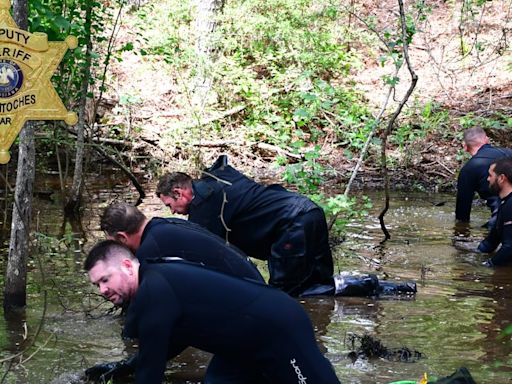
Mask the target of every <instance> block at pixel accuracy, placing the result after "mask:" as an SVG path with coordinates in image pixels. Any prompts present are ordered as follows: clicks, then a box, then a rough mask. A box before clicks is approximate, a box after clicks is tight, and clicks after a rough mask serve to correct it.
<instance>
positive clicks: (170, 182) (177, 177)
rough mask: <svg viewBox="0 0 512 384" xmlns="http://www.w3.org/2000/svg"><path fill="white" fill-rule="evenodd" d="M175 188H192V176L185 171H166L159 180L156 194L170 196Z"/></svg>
mask: <svg viewBox="0 0 512 384" xmlns="http://www.w3.org/2000/svg"><path fill="white" fill-rule="evenodd" d="M174 188H192V178H191V177H190V176H189V175H187V174H186V173H183V172H172V173H166V174H165V175H163V176H162V177H161V178H160V180H158V185H157V186H156V195H157V196H158V197H160V195H164V196H170V195H171V191H172V190H173V189H174Z"/></svg>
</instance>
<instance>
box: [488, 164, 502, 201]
mask: <svg viewBox="0 0 512 384" xmlns="http://www.w3.org/2000/svg"><path fill="white" fill-rule="evenodd" d="M495 167H496V165H495V164H491V166H490V167H489V175H488V176H487V181H488V183H489V190H490V191H491V192H492V193H494V194H495V195H499V194H500V191H501V185H500V183H499V176H498V175H496V173H495V172H494V168H495Z"/></svg>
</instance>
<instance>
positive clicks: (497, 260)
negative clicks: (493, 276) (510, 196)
mask: <svg viewBox="0 0 512 384" xmlns="http://www.w3.org/2000/svg"><path fill="white" fill-rule="evenodd" d="M506 208H507V210H506V212H503V214H504V220H503V226H502V227H501V238H500V240H501V248H500V249H499V250H498V252H496V254H495V255H494V256H493V257H492V258H491V261H492V263H493V264H494V265H505V264H509V263H511V262H512V207H509V206H507V207H506Z"/></svg>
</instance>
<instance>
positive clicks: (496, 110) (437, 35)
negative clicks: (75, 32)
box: [104, 0, 512, 190]
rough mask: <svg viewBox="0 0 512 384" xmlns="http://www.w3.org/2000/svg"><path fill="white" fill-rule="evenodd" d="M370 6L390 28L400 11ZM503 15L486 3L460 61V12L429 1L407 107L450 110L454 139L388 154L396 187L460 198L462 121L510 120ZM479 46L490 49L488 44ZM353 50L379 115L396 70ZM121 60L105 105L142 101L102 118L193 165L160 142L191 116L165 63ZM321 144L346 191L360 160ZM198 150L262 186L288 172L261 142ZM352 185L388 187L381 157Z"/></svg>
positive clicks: (434, 133) (511, 94)
mask: <svg viewBox="0 0 512 384" xmlns="http://www.w3.org/2000/svg"><path fill="white" fill-rule="evenodd" d="M364 3H365V4H364V5H365V8H364V9H365V11H366V12H368V13H371V12H375V13H376V14H377V16H378V18H379V20H387V19H389V18H390V17H393V12H396V8H395V7H394V6H393V4H394V3H395V2H394V1H389V0H388V1H386V2H385V3H387V5H389V6H388V7H386V6H383V3H382V2H377V1H374V0H367V1H365V2H364ZM503 6H504V2H502V1H497V2H493V3H489V5H488V6H487V7H485V8H484V12H483V13H482V16H481V17H480V18H479V19H475V20H474V21H472V22H467V23H466V24H464V27H465V28H466V29H465V30H464V36H463V37H464V41H465V44H466V45H467V47H466V50H467V52H468V53H467V54H466V55H465V56H464V57H462V56H461V54H460V49H461V48H460V46H461V41H462V39H461V33H462V32H461V28H460V26H461V24H460V20H461V14H460V10H458V9H456V8H455V7H454V6H453V4H452V3H449V2H444V1H435V2H432V13H431V15H430V16H429V17H428V20H427V22H425V23H424V25H423V26H422V28H421V30H418V32H417V34H416V35H415V37H414V40H413V42H412V44H411V45H410V50H409V54H410V58H411V63H412V65H413V68H414V70H415V72H416V73H417V75H418V78H419V81H418V84H417V86H416V89H415V90H414V93H413V95H412V97H411V99H410V101H409V103H408V106H411V105H413V104H416V105H422V104H425V103H428V102H430V103H435V105H437V107H438V108H440V109H443V110H446V111H448V114H449V116H450V125H449V128H448V130H449V131H450V132H443V131H439V130H436V129H431V130H430V131H429V132H427V133H426V135H423V136H422V137H417V138H414V139H412V140H410V141H409V142H408V143H407V145H406V146H404V147H398V146H392V145H390V146H389V147H388V149H387V156H388V157H389V159H390V161H391V164H393V166H392V167H391V168H392V169H391V179H392V182H393V187H394V188H407V189H410V188H413V189H414V188H417V189H424V190H453V188H454V186H455V181H456V175H457V172H458V169H459V168H460V166H461V163H462V161H463V160H464V157H463V156H462V152H461V142H460V136H461V135H460V132H462V130H463V129H464V127H462V126H461V124H460V121H461V120H460V119H461V117H463V116H471V117H472V118H474V117H475V116H478V117H484V118H485V117H492V116H496V115H500V114H501V115H505V116H506V115H509V114H510V112H511V111H512V105H511V100H512V71H511V70H510V55H509V50H508V46H507V45H506V44H507V36H506V34H507V32H508V31H509V30H510V29H509V27H510V26H509V24H510V23H509V21H508V17H509V16H508V13H507V12H503ZM395 16H396V14H395ZM507 28H508V29H507ZM136 34H137V31H135V30H134V29H133V27H132V23H131V22H130V20H129V15H126V18H125V20H124V22H123V24H122V26H121V28H120V31H119V34H118V36H117V42H116V44H117V45H118V46H121V45H123V44H124V43H126V42H128V41H133V40H135V39H136V37H135V36H136ZM480 42H485V45H482V44H481V43H480ZM354 49H360V50H362V51H361V52H362V54H361V56H362V57H365V59H364V66H363V67H362V68H360V69H358V70H357V71H356V70H354V71H353V73H352V74H351V76H352V78H353V81H354V84H356V85H355V86H356V87H357V88H358V89H360V90H361V91H363V92H364V94H365V95H366V98H367V100H368V104H369V106H370V107H371V108H372V109H373V110H374V111H378V110H379V108H380V105H381V104H382V102H383V99H384V97H385V94H386V92H387V89H386V88H385V87H384V86H383V82H382V75H383V74H384V73H385V71H386V70H389V68H386V67H382V66H380V64H379V62H378V58H377V57H374V56H371V55H367V56H365V54H364V47H354ZM122 57H123V60H122V61H119V62H115V63H113V64H112V66H111V68H110V75H109V79H110V82H109V84H108V86H109V92H107V99H109V100H113V102H112V104H116V103H119V100H120V95H132V94H137V97H138V102H137V104H136V108H133V109H130V111H129V113H127V112H126V108H125V111H124V113H119V110H120V109H122V108H121V107H120V105H119V104H117V106H116V107H114V108H113V109H112V106H113V105H110V108H107V111H106V112H105V114H104V119H106V120H107V121H109V122H110V123H112V122H113V123H115V122H119V121H120V120H123V119H125V120H129V121H128V126H130V127H131V126H137V127H138V129H139V130H140V132H138V135H139V136H140V138H142V140H141V141H140V144H138V147H139V148H140V149H141V150H142V151H145V152H146V153H151V155H152V156H155V158H158V161H157V162H156V163H157V164H160V165H165V166H167V167H168V164H170V163H173V164H175V165H176V166H177V167H180V166H186V165H184V164H185V163H186V162H184V158H185V156H183V155H182V154H181V153H180V146H179V143H176V145H174V147H173V150H172V151H169V143H168V142H167V143H164V142H163V141H164V139H163V136H164V135H163V134H164V132H166V131H167V130H168V129H169V127H172V126H175V125H176V124H180V123H183V122H186V121H187V118H188V116H189V113H188V112H187V105H186V104H187V103H186V101H185V100H184V97H183V95H180V94H179V92H178V82H179V79H178V78H173V77H172V76H169V73H168V72H166V71H163V70H162V63H161V62H159V61H158V60H156V59H155V58H154V57H153V58H150V57H148V56H140V55H139V56H138V55H134V54H133V53H131V52H125V53H123V56H122ZM399 76H400V78H401V81H400V83H399V84H398V85H397V88H396V95H395V97H394V99H395V100H399V99H400V98H401V97H403V95H404V93H405V91H406V90H407V88H408V86H409V80H408V79H409V74H408V72H407V69H406V68H405V67H404V68H403V69H402V72H401V74H400V75H399ZM148 79H150V80H149V81H148ZM395 105H396V104H395ZM116 111H117V112H116ZM392 112H393V109H392V108H391V109H389V112H388V115H390V114H391V113H392ZM382 128H384V127H382ZM434 128H435V127H434ZM506 128H510V126H509V127H506ZM381 130H382V129H381ZM508 132H509V130H503V129H496V130H494V129H491V130H490V131H489V132H488V133H489V135H490V136H491V139H492V140H493V142H494V143H496V144H498V145H504V146H507V145H510V144H512V143H511V141H512V140H511V139H510V134H509V133H508ZM320 144H321V153H322V155H324V156H323V158H324V159H328V160H325V162H326V163H325V164H324V165H325V166H326V169H329V170H332V172H330V177H329V181H328V182H327V184H326V185H327V186H329V185H340V188H341V185H342V184H343V183H345V182H346V181H347V180H348V178H349V177H350V174H351V172H352V170H353V169H354V166H355V164H356V161H357V158H356V157H355V158H352V159H349V158H347V157H346V156H345V152H344V148H342V147H340V146H339V145H337V144H338V143H336V142H335V140H333V139H332V138H330V137H329V135H327V136H326V137H325V139H324V140H323V142H321V143H320ZM200 151H201V158H202V161H203V162H204V164H206V165H208V164H210V163H211V162H213V161H214V159H215V158H216V157H217V156H218V154H220V153H221V152H222V153H228V154H229V155H230V161H231V163H232V164H234V165H235V166H236V167H238V168H240V169H241V170H243V171H244V172H246V173H248V174H249V175H251V176H253V177H255V178H256V179H260V180H261V179H267V178H270V179H274V180H275V179H279V178H280V173H281V172H282V168H279V167H276V166H274V165H273V164H274V163H273V160H274V158H275V157H276V154H277V153H278V152H276V151H274V150H273V149H272V148H261V147H255V146H254V143H243V142H242V143H236V144H227V145H222V146H217V147H206V146H205V147H203V148H202V149H201V150H200ZM355 185H356V187H357V186H358V187H378V186H380V185H382V174H381V170H380V148H378V147H377V148H371V149H370V152H369V154H368V156H367V158H366V160H365V164H364V165H363V167H362V168H361V170H360V171H359V173H358V177H357V179H356V184H355Z"/></svg>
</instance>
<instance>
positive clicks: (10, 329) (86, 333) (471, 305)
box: [0, 178, 512, 384]
mask: <svg viewBox="0 0 512 384" xmlns="http://www.w3.org/2000/svg"><path fill="white" fill-rule="evenodd" d="M96 182H97V183H99V185H101V189H100V188H97V187H95V185H94V184H93V183H89V184H88V188H87V192H86V196H87V199H88V200H89V201H90V203H88V205H87V207H86V210H85V212H84V215H83V220H82V222H81V224H80V225H78V224H75V223H69V222H68V223H64V224H63V223H62V219H61V217H62V215H61V209H60V206H61V202H60V196H59V194H58V193H54V194H53V195H52V196H51V199H48V197H47V196H45V197H44V198H42V197H41V198H38V199H37V200H36V202H35V218H36V220H35V222H36V226H37V228H36V231H37V233H38V234H37V236H36V239H37V241H36V242H35V244H36V245H35V246H34V251H33V253H32V255H31V260H30V265H29V279H30V283H29V297H28V307H27V309H26V311H25V312H23V313H19V314H9V316H5V315H4V316H3V317H1V318H0V359H8V358H10V357H12V356H13V354H17V353H19V352H21V351H23V353H22V354H21V355H20V356H18V357H16V358H15V359H10V360H7V362H4V363H3V366H2V372H4V373H5V372H6V368H7V367H8V364H9V362H10V363H11V364H10V369H9V371H8V373H7V374H6V375H5V377H4V378H2V377H0V383H1V382H5V383H30V384H32V383H33V384H35V383H54V384H56V383H82V382H83V381H82V380H81V379H80V373H81V372H82V371H83V369H84V368H85V367H88V366H90V365H92V364H95V363H97V362H100V361H112V360H118V359H121V358H124V357H126V356H127V354H129V353H131V352H132V351H133V350H134V347H133V346H132V345H127V344H125V343H123V341H122V340H121V339H120V337H119V334H120V332H121V329H122V318H121V317H120V316H119V313H118V312H114V313H111V312H109V310H110V309H111V306H110V305H108V303H104V302H103V301H102V300H101V299H100V298H99V297H98V296H97V295H96V294H95V291H94V290H93V289H92V287H91V286H90V285H89V283H88V281H87V278H86V276H85V274H84V273H83V272H82V270H81V263H82V261H83V258H84V255H83V252H81V251H80V249H82V250H83V249H89V247H90V246H91V245H92V244H94V242H95V241H96V240H97V239H99V238H101V236H102V234H101V233H100V232H99V230H98V214H99V212H101V210H102V209H103V207H104V206H105V205H106V204H108V203H110V202H111V201H113V200H116V199H127V200H132V201H135V199H136V195H135V193H133V192H132V188H131V187H130V185H129V183H128V182H127V183H119V181H118V180H116V179H115V178H111V179H99V180H96ZM46 187H47V188H54V186H52V185H49V186H46ZM112 191H113V192H112ZM134 196H135V197H134ZM370 197H371V198H372V200H373V201H374V206H375V208H374V209H373V210H372V211H371V212H370V215H368V217H367V218H366V219H365V220H363V221H362V222H356V223H353V224H352V225H351V226H350V228H349V233H348V236H347V239H346V241H345V242H344V243H342V244H340V245H339V246H337V247H336V248H335V254H336V268H337V270H339V271H358V272H362V273H365V272H374V273H377V274H378V275H379V277H381V278H385V277H387V278H389V279H391V280H396V279H410V280H415V281H417V282H418V290H419V292H418V294H417V295H416V297H415V298H413V299H407V300H396V299H395V300H392V299H380V300H376V299H366V298H332V297H322V298H311V299H308V300H304V301H303V305H304V307H305V308H306V310H307V311H308V312H309V313H310V316H311V318H312V320H313V323H314V326H315V330H316V333H317V338H318V341H319V344H320V345H321V348H322V350H323V351H324V352H325V354H326V356H327V357H328V358H329V360H330V361H331V362H332V363H333V365H334V367H335V369H336V372H337V374H338V376H339V378H340V380H341V381H342V382H343V383H361V384H366V383H389V382H391V381H396V380H403V379H412V380H414V379H415V380H419V379H420V377H421V376H422V375H423V373H424V372H426V373H427V374H428V375H429V376H435V375H437V376H445V375H448V374H450V373H451V372H452V371H454V370H455V369H456V368H458V367H461V366H465V367H468V368H469V370H470V372H471V373H472V375H473V376H474V378H475V379H476V381H477V382H478V383H483V384H485V383H489V384H490V383H509V382H511V381H510V378H511V377H512V371H511V369H510V368H509V366H510V364H511V362H512V342H511V341H510V338H509V339H508V340H507V339H498V337H499V335H500V332H501V330H502V329H504V328H505V326H506V325H508V324H509V323H511V322H512V286H511V285H512V270H511V269H502V270H497V271H493V270H489V269H486V268H483V267H481V266H480V265H479V262H480V260H481V256H479V255H475V254H471V253H468V252H463V251H458V250H456V249H455V248H454V247H453V246H452V244H451V240H450V239H451V237H452V235H453V234H454V229H453V210H454V199H453V197H452V196H448V195H434V196H428V195H426V194H395V195H394V196H393V198H392V202H391V208H390V210H389V212H388V214H387V216H386V224H387V226H388V229H389V231H390V233H391V236H392V238H391V240H389V241H388V242H386V243H385V245H380V244H379V242H380V240H381V239H382V233H381V231H380V229H379V224H378V221H377V219H375V217H376V216H377V213H378V211H379V209H380V206H381V204H382V203H381V196H379V195H370ZM439 201H446V204H445V205H444V206H440V207H438V206H434V205H433V204H432V202H439ZM141 209H142V210H143V211H144V212H145V213H146V214H147V215H148V216H154V215H166V214H167V212H166V211H165V209H164V207H162V206H161V205H160V204H159V202H158V201H157V200H156V198H154V197H151V196H150V197H148V198H147V199H145V201H144V203H143V204H142V206H141ZM486 216H487V212H486V211H485V209H484V208H478V207H477V208H475V210H474V214H473V219H474V224H473V226H472V227H470V228H467V231H468V233H466V235H469V236H471V237H474V238H475V239H477V238H480V237H481V236H483V235H484V230H482V229H481V228H480V227H479V226H478V225H479V224H481V223H483V222H484V221H485V218H486ZM57 238H58V239H57ZM2 240H3V242H4V248H3V250H2V252H1V255H2V258H3V259H5V258H6V255H7V251H6V250H5V243H6V242H7V241H8V238H7V239H6V236H5V234H4V235H3V237H2ZM76 249H78V250H79V251H75V250H76ZM39 265H42V268H40V267H39ZM39 328H40V329H41V330H40V332H39V333H38V335H37V338H36V340H35V343H34V345H32V342H33V339H34V335H35V334H36V333H37V331H38V329H39ZM364 333H367V334H370V335H372V336H374V337H376V338H378V339H379V340H380V341H381V342H382V343H383V344H384V345H385V346H386V347H389V348H400V347H407V348H409V349H411V350H417V351H419V352H421V354H422V356H423V358H422V359H419V360H418V361H416V362H412V363H411V362H399V361H388V360H384V359H371V360H367V359H364V358H358V359H356V360H353V359H350V358H348V357H347V355H348V353H349V352H350V351H351V345H350V343H348V339H349V338H350V335H351V334H359V335H362V334H364ZM208 358H209V356H208V354H206V353H203V352H200V351H196V350H189V351H187V352H186V353H185V354H183V355H182V356H180V357H179V358H177V359H176V360H175V361H173V362H172V363H171V364H170V365H169V370H168V373H167V375H166V377H167V382H169V383H198V382H200V378H201V375H202V374H203V373H204V369H205V367H206V365H207V363H208ZM507 364H508V366H507ZM1 375H2V376H3V375H4V374H3V373H2V374H1ZM130 382H131V381H126V383H130Z"/></svg>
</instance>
